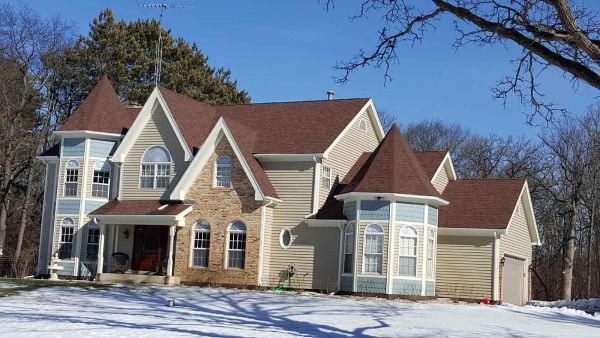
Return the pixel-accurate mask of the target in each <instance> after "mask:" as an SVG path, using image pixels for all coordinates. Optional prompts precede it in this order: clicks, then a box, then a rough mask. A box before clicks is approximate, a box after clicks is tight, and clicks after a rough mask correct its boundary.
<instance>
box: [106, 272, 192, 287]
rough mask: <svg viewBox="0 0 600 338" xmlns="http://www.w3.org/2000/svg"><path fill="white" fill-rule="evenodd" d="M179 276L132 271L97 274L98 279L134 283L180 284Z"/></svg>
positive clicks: (109, 281)
mask: <svg viewBox="0 0 600 338" xmlns="http://www.w3.org/2000/svg"><path fill="white" fill-rule="evenodd" d="M180 280H181V279H180V278H179V277H167V276H156V275H137V274H131V273H101V274H98V276H97V281H99V282H108V283H133V284H141V283H145V284H164V285H173V284H179V282H180Z"/></svg>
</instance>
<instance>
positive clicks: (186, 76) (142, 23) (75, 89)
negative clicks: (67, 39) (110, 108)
mask: <svg viewBox="0 0 600 338" xmlns="http://www.w3.org/2000/svg"><path fill="white" fill-rule="evenodd" d="M159 29H160V32H161V34H162V39H163V66H162V73H161V85H162V86H164V87H166V88H169V89H171V90H174V91H176V92H178V93H180V94H183V95H186V96H188V97H191V98H193V99H196V100H198V101H201V102H205V103H208V104H228V103H248V102H249V101H250V97H249V96H248V93H247V92H246V91H243V90H241V91H240V90H238V89H237V82H236V81H234V80H232V79H231V72H230V71H229V70H226V69H223V68H213V67H211V66H210V65H209V64H208V58H207V57H206V56H204V55H203V54H202V52H201V51H200V49H199V48H198V46H197V45H196V44H192V45H191V46H190V44H189V43H188V42H186V41H185V40H184V39H182V38H175V37H173V36H172V35H171V33H170V31H167V30H164V29H163V28H162V27H160V25H159V23H158V21H157V20H155V19H152V20H137V21H135V22H130V23H128V22H125V21H124V20H121V21H116V20H115V18H114V16H113V14H112V11H111V10H110V9H105V10H103V11H101V12H100V15H99V17H98V18H96V19H94V21H93V22H92V24H91V25H90V32H89V34H88V36H81V37H79V39H78V41H77V43H76V44H75V45H74V46H73V47H72V48H69V49H67V50H66V52H65V58H64V63H65V64H64V65H60V66H58V67H60V68H61V70H60V72H61V73H62V74H63V76H61V77H62V79H60V80H61V82H62V83H63V84H66V85H67V87H68V88H64V89H63V90H65V91H66V92H69V93H70V94H69V95H67V96H68V97H69V98H70V99H72V100H74V101H75V102H74V103H75V104H68V106H69V107H71V108H75V107H76V106H77V105H78V103H79V102H81V100H82V99H83V97H84V96H85V95H86V94H87V93H88V92H89V90H90V89H91V88H92V87H93V86H94V84H95V83H96V82H97V81H98V79H99V78H100V76H101V75H102V74H103V73H107V74H108V76H109V78H110V79H111V81H112V83H113V85H114V87H115V90H116V91H117V93H118V94H119V96H120V97H121V99H122V100H123V101H125V102H129V103H139V104H142V103H144V101H145V100H146V99H147V98H148V96H149V95H150V92H151V91H152V89H153V88H154V63H155V52H156V41H157V40H158V32H159ZM69 113H70V112H66V115H68V114H69Z"/></svg>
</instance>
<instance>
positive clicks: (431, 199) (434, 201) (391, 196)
mask: <svg viewBox="0 0 600 338" xmlns="http://www.w3.org/2000/svg"><path fill="white" fill-rule="evenodd" d="M334 197H335V199H337V200H346V199H360V198H368V199H382V198H383V199H387V200H394V201H402V202H416V203H423V202H426V203H427V204H431V205H434V206H444V205H448V204H449V203H450V202H448V201H446V200H445V199H442V198H440V197H436V196H426V195H413V194H398V193H389V192H388V193H374V192H358V191H353V192H348V193H344V194H339V195H335V196H334Z"/></svg>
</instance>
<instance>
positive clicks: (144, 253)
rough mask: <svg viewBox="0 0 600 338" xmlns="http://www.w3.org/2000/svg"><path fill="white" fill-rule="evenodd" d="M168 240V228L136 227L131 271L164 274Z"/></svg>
mask: <svg viewBox="0 0 600 338" xmlns="http://www.w3.org/2000/svg"><path fill="white" fill-rule="evenodd" d="M168 238H169V227H168V226H162V225H136V226H135V235H134V237H133V258H132V261H131V269H132V270H137V271H151V272H156V273H161V274H162V273H163V272H164V271H163V269H164V267H163V265H165V262H166V258H167V242H168Z"/></svg>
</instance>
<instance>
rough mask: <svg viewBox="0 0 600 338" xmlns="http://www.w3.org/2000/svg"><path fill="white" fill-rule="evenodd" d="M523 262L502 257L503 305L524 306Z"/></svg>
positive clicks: (513, 258)
mask: <svg viewBox="0 0 600 338" xmlns="http://www.w3.org/2000/svg"><path fill="white" fill-rule="evenodd" d="M525 276H526V274H525V260H523V259H519V258H515V257H510V256H504V272H503V274H502V300H503V302H504V303H510V304H514V305H524V304H525V303H526V302H527V300H526V299H525V295H524V294H525V292H524V291H525Z"/></svg>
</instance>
